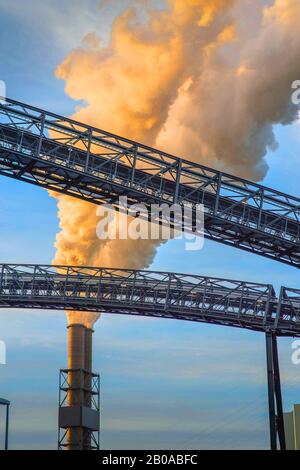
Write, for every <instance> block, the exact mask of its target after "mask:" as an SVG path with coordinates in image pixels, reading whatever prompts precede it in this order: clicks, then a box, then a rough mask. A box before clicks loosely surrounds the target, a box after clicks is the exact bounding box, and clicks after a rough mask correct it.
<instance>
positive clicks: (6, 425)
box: [5, 404, 9, 450]
mask: <svg viewBox="0 0 300 470" xmlns="http://www.w3.org/2000/svg"><path fill="white" fill-rule="evenodd" d="M8 424H9V404H7V405H6V424H5V450H8Z"/></svg>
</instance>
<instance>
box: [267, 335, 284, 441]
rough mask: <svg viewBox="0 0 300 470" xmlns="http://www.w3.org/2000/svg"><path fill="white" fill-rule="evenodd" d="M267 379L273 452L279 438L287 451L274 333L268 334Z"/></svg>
mask: <svg viewBox="0 0 300 470" xmlns="http://www.w3.org/2000/svg"><path fill="white" fill-rule="evenodd" d="M266 354H267V378H268V400H269V424H270V446H271V450H276V449H277V436H278V439H279V445H280V449H281V450H285V448H286V446H285V435H284V424H283V409H282V395H281V383H280V371H279V360H278V348H277V337H276V334H275V333H274V331H267V332H266Z"/></svg>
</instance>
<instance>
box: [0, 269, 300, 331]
mask: <svg viewBox="0 0 300 470" xmlns="http://www.w3.org/2000/svg"><path fill="white" fill-rule="evenodd" d="M278 305H279V301H278V299H277V297H276V293H275V291H274V288H273V286H271V285H268V284H257V283H253V282H245V281H239V280H231V279H220V278H213V277H206V276H198V275H188V274H178V273H168V272H157V271H137V270H128V269H107V268H95V267H76V266H48V265H18V264H2V265H0V307H2V308H32V309H37V308H38V309H48V310H52V309H54V310H78V311H85V312H107V313H114V314H124V315H138V316H149V317H156V318H169V319H176V320H188V321H195V322H202V323H210V324H215V325H223V326H233V327H238V328H246V329H250V330H254V331H261V332H265V331H274V333H275V334H276V335H282V336H300V324H299V315H297V316H296V315H295V314H294V313H293V312H292V310H290V312H289V317H288V318H287V307H286V306H285V309H284V314H281V312H279V314H278Z"/></svg>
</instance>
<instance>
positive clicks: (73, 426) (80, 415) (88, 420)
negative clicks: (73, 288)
mask: <svg viewBox="0 0 300 470" xmlns="http://www.w3.org/2000/svg"><path fill="white" fill-rule="evenodd" d="M92 337H93V330H92V329H91V328H88V327H86V326H85V325H83V324H78V323H74V324H71V325H69V326H68V369H67V370H64V369H62V370H61V371H60V398H59V440H58V447H59V449H62V448H65V449H67V450H91V449H99V426H100V425H99V389H100V385H99V375H98V374H93V373H92ZM64 374H66V375H64ZM61 429H64V430H65V432H64V434H63V435H62V436H61V434H60V432H61Z"/></svg>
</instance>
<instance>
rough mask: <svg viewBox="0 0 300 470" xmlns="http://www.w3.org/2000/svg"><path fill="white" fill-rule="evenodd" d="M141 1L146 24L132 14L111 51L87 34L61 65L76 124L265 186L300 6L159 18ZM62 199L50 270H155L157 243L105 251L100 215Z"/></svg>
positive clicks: (212, 1)
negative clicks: (98, 229)
mask: <svg viewBox="0 0 300 470" xmlns="http://www.w3.org/2000/svg"><path fill="white" fill-rule="evenodd" d="M142 3H143V4H147V18H146V19H145V17H143V18H142V19H141V18H140V17H139V16H138V15H137V12H136V10H135V9H134V8H129V9H128V10H126V11H124V12H123V13H122V14H121V15H120V16H119V17H117V18H116V20H115V21H114V23H113V25H112V30H111V36H110V40H109V42H108V44H103V43H102V42H101V40H100V39H99V36H98V35H97V34H96V33H93V32H91V34H89V35H88V36H87V37H86V38H85V39H84V41H83V44H82V46H81V47H79V48H78V49H76V50H74V51H72V52H71V53H70V54H69V55H68V56H67V57H66V58H65V60H64V61H63V62H62V63H61V64H60V65H59V66H58V68H57V70H56V76H57V77H58V78H60V79H63V80H64V81H65V90H66V93H67V94H68V95H69V96H70V97H72V98H73V99H74V100H83V101H84V103H85V105H83V106H81V107H78V109H77V111H76V113H75V114H74V115H73V117H74V118H75V119H77V120H79V121H83V122H85V123H88V124H91V125H94V126H96V127H100V128H102V129H106V130H109V131H111V132H114V133H119V134H121V135H124V136H126V137H129V138H132V139H135V140H140V141H142V142H143V143H147V144H150V145H154V146H155V145H157V146H158V147H161V148H163V149H165V150H167V151H169V152H172V153H175V154H178V155H180V156H184V157H185V158H187V159H192V160H197V161H199V162H200V163H201V162H202V163H205V164H208V165H210V166H214V167H217V168H220V169H222V170H226V171H228V172H232V173H235V174H238V175H241V176H244V177H247V178H252V179H256V180H259V179H262V178H263V177H264V175H265V174H266V171H267V165H266V163H265V160H264V157H265V155H266V152H267V151H268V150H269V149H274V148H275V147H276V140H275V137H274V133H273V127H272V126H273V124H276V123H283V124H286V123H289V122H292V121H293V120H294V119H295V118H296V113H295V109H293V108H292V106H291V104H290V84H291V82H292V81H293V80H294V79H297V78H299V76H300V60H299V59H300V35H299V34H297V18H299V17H300V2H299V1H298V0H277V1H274V2H273V4H271V5H270V3H272V2H270V0H269V1H267V0H266V1H263V0H257V2H253V1H250V0H185V1H184V2H183V1H182V0H167V1H166V2H165V8H164V9H160V10H155V9H153V8H151V2H145V1H144V2H142ZM95 14H96V12H95ZM249 14H250V16H249ZM250 17H251V18H253V21H252V22H250V24H249V18H250ZM57 198H58V210H59V220H60V227H61V231H60V233H59V234H58V236H57V239H56V248H57V253H56V257H55V260H54V261H55V263H57V264H58V263H62V264H77V265H78V264H81V265H101V266H107V267H111V266H115V267H125V268H144V267H147V266H149V264H151V262H152V260H153V258H154V256H155V252H156V249H157V246H158V245H159V242H158V241H156V240H153V241H151V240H150V241H147V240H137V241H131V240H122V241H101V240H99V239H98V238H97V236H96V224H97V222H98V218H97V216H96V209H95V206H93V205H90V204H88V203H84V202H81V201H77V200H73V199H72V200H71V199H70V198H68V197H67V196H63V195H59V196H57ZM74 315H75V316H74ZM74 315H73V317H72V321H74V320H76V318H77V314H74ZM78 315H79V316H78V319H80V318H82V314H78Z"/></svg>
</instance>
